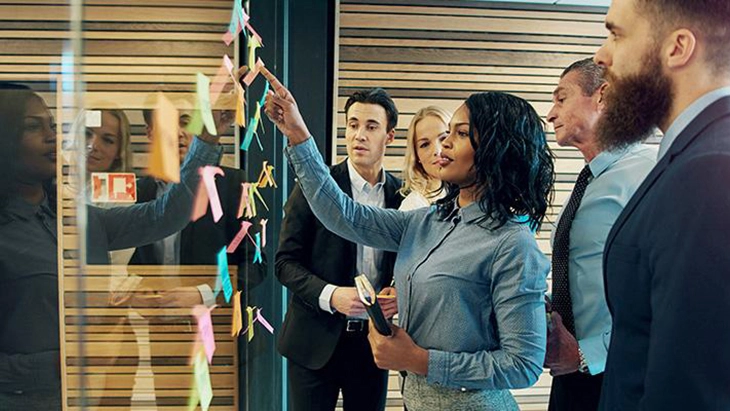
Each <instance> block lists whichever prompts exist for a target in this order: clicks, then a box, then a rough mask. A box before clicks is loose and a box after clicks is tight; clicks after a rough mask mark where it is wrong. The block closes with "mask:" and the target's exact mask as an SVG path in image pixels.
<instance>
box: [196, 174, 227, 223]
mask: <svg viewBox="0 0 730 411" xmlns="http://www.w3.org/2000/svg"><path fill="white" fill-rule="evenodd" d="M198 173H199V174H200V182H199V183H198V190H197V193H196V195H195V202H194V203H193V214H192V216H191V220H192V221H197V220H199V219H200V218H201V217H203V216H204V215H205V212H206V210H207V209H208V204H210V209H211V211H212V212H213V221H215V222H216V223H217V222H218V221H220V219H221V217H223V207H222V206H221V200H220V196H219V195H218V187H217V186H216V185H215V176H217V175H220V176H223V175H225V173H224V172H223V170H222V169H221V168H220V167H216V166H205V167H201V168H199V169H198Z"/></svg>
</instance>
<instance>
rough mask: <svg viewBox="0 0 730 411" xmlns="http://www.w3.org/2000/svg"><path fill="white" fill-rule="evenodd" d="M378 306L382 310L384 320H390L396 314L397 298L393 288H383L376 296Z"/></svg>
mask: <svg viewBox="0 0 730 411" xmlns="http://www.w3.org/2000/svg"><path fill="white" fill-rule="evenodd" d="M378 304H380V308H382V309H383V315H385V318H387V319H391V318H393V316H394V315H396V314H398V298H397V297H396V292H395V288H393V287H385V288H383V289H382V290H381V291H380V294H378Z"/></svg>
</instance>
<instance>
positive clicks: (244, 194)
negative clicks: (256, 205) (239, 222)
mask: <svg viewBox="0 0 730 411" xmlns="http://www.w3.org/2000/svg"><path fill="white" fill-rule="evenodd" d="M247 207H250V205H249V204H248V183H241V201H240V202H239V203H238V213H237V214H236V218H241V217H242V216H243V210H244V209H245V208H247Z"/></svg>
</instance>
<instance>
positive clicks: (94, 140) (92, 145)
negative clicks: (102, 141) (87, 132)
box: [86, 133, 99, 153]
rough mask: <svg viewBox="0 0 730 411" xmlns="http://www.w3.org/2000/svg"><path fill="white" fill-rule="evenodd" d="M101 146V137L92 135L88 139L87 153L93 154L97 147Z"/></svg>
mask: <svg viewBox="0 0 730 411" xmlns="http://www.w3.org/2000/svg"><path fill="white" fill-rule="evenodd" d="M98 144H99V137H97V135H96V134H95V133H94V134H91V136H90V137H88V138H86V151H88V152H89V153H93V152H94V151H97V146H98Z"/></svg>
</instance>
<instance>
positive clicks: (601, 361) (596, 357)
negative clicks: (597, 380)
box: [578, 334, 610, 375]
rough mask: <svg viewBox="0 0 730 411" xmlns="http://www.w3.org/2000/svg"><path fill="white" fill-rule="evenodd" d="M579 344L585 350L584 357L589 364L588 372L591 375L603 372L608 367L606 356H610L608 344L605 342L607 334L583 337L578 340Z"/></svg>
mask: <svg viewBox="0 0 730 411" xmlns="http://www.w3.org/2000/svg"><path fill="white" fill-rule="evenodd" d="M609 335H610V334H609ZM578 346H579V347H580V350H581V351H583V357H584V358H585V360H586V363H587V364H588V372H589V373H590V374H591V375H597V374H600V373H602V372H603V371H604V369H605V368H606V357H607V356H608V346H607V344H606V342H605V336H604V335H595V336H592V337H588V338H583V339H581V340H580V341H578Z"/></svg>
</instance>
